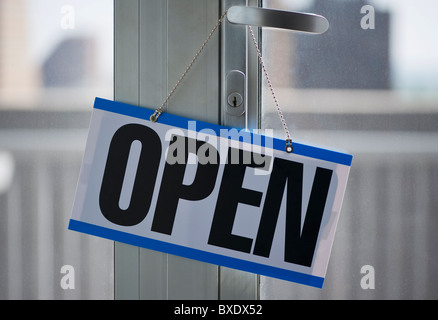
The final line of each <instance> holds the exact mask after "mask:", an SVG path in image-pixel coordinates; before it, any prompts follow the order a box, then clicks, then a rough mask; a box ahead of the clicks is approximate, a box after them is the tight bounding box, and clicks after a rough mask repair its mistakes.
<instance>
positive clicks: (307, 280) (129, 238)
mask: <svg viewBox="0 0 438 320" xmlns="http://www.w3.org/2000/svg"><path fill="white" fill-rule="evenodd" d="M68 229H69V230H73V231H78V232H82V233H86V234H90V235H94V236H98V237H101V238H106V239H110V240H114V241H118V242H123V243H127V244H131V245H134V246H138V247H143V248H147V249H151V250H156V251H160V252H165V253H169V254H173V255H177V256H182V257H185V258H189V259H194V260H199V261H203V262H207V263H212V264H217V265H221V266H225V267H229V268H233V269H239V270H243V271H249V272H252V273H256V274H261V275H265V276H268V277H273V278H278V279H282V280H287V281H292V282H296V283H300V284H305V285H308V286H312V287H316V288H322V286H323V284H324V278H321V277H317V276H312V275H308V274H304V273H300V272H296V271H291V270H286V269H281V268H276V267H272V266H267V265H263V264H259V263H255V262H251V261H245V260H240V259H236V258H232V257H227V256H222V255H219V254H216V253H210V252H206V251H201V250H198V249H192V248H188V247H184V246H180V245H175V244H172V243H167V242H162V241H158V240H154V239H149V238H144V237H141V236H137V235H134V234H130V233H126V232H122V231H118V230H113V229H109V228H105V227H101V226H97V225H94V224H89V223H86V222H82V221H78V220H74V219H70V223H69V226H68Z"/></svg>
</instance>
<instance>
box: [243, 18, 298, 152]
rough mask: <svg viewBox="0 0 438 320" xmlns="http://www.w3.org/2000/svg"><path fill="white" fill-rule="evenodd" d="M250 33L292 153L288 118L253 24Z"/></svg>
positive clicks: (288, 147) (287, 147)
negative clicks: (279, 100) (285, 115)
mask: <svg viewBox="0 0 438 320" xmlns="http://www.w3.org/2000/svg"><path fill="white" fill-rule="evenodd" d="M248 30H249V33H250V34H251V38H252V42H253V43H254V47H255V48H256V50H257V55H258V57H259V62H260V65H261V66H262V69H263V73H264V74H265V78H266V82H267V83H268V87H269V90H270V91H271V94H272V98H274V102H275V107H276V108H277V113H278V116H279V117H280V121H281V124H282V125H283V128H284V132H285V133H286V151H287V152H289V153H291V152H292V151H293V148H292V139H291V137H290V132H289V129H288V127H287V124H286V120H285V119H284V116H283V112H282V111H281V108H280V104H279V103H278V99H277V96H276V95H275V91H274V87H273V86H272V83H271V79H270V78H269V74H268V70H267V69H266V66H265V62H264V61H263V56H262V53H261V52H260V48H259V46H258V44H257V40H256V38H255V36H254V31H253V30H252V27H251V26H248Z"/></svg>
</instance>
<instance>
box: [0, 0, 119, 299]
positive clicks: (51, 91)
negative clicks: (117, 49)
mask: <svg viewBox="0 0 438 320" xmlns="http://www.w3.org/2000/svg"><path fill="white" fill-rule="evenodd" d="M96 96H99V97H102V98H108V99H112V97H113V1H112V0H93V1H85V0H72V1H68V2H64V1H57V0H0V299H112V298H113V296H114V293H113V278H114V271H113V269H114V267H113V242H111V241H106V240H103V239H98V238H95V237H90V236H86V235H83V234H79V233H75V232H72V231H68V230H67V226H68V221H69V218H70V214H71V209H72V205H73V199H74V196H75V191H76V185H77V181H78V176H79V169H80V166H81V161H82V155H83V152H84V149H85V142H86V137H87V131H88V123H89V119H90V116H91V110H92V106H93V102H94V98H95V97H96ZM73 275H74V277H73Z"/></svg>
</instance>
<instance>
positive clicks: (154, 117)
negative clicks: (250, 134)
mask: <svg viewBox="0 0 438 320" xmlns="http://www.w3.org/2000/svg"><path fill="white" fill-rule="evenodd" d="M226 15H227V11H225V12H224V13H223V14H222V16H221V17H220V18H219V20H218V21H217V23H216V25H215V26H214V28H213V29H212V30H211V32H210V34H209V35H208V36H207V38H206V39H205V41H204V43H203V44H202V45H201V47H200V48H199V50H198V52H196V54H195V56H194V57H193V59H192V61H191V62H190V64H189V65H188V67H187V68H186V70H185V71H184V72H183V74H182V75H181V77H180V78H179V80H178V81H177V83H176V84H175V86H174V87H173V89H172V90H171V91H170V93H169V94H168V96H167V97H166V99H164V101H163V103H162V104H161V106H160V107H158V108H157V109H156V110H155V112H154V113H153V114H152V115H151V117H150V120H151V121H152V122H157V121H158V118H159V117H160V115H161V113H162V112H163V108H164V106H165V105H166V104H167V102H168V101H169V99H170V98H171V97H172V95H173V94H174V93H175V91H176V89H177V88H178V86H179V85H180V84H181V82H182V81H183V79H184V77H185V76H186V75H187V73H188V72H189V71H190V69H191V68H192V66H193V64H194V63H195V62H196V60H197V59H198V57H199V56H200V54H201V53H202V51H203V50H204V48H205V46H206V45H207V43H208V42H209V41H210V39H211V37H212V36H213V34H214V33H215V32H216V30H217V29H218V28H219V26H220V25H221V23H222V21H223V20H224V18H225V16H226ZM248 30H249V33H250V34H251V38H252V41H253V43H254V46H255V48H256V50H257V55H258V58H259V62H260V65H261V66H262V69H263V73H264V74H265V77H266V80H267V83H268V87H269V90H270V91H271V94H272V97H273V98H274V102H275V106H276V108H277V113H278V116H279V117H280V120H281V124H282V125H283V128H284V131H285V133H286V137H287V138H286V151H287V152H289V153H291V152H292V151H293V148H292V139H291V137H290V132H289V129H288V127H287V124H286V120H285V119H284V116H283V113H282V111H281V108H280V104H279V103H278V99H277V96H276V95H275V91H274V87H273V86H272V83H271V79H270V78H269V74H268V71H267V69H266V66H265V63H264V61H263V57H262V54H261V52H260V49H259V46H258V44H257V40H256V38H255V36H254V31H253V30H252V27H251V26H248Z"/></svg>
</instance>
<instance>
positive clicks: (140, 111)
mask: <svg viewBox="0 0 438 320" xmlns="http://www.w3.org/2000/svg"><path fill="white" fill-rule="evenodd" d="M94 108H95V109H100V110H105V111H109V112H114V113H118V114H122V115H126V116H131V117H135V118H139V119H145V120H149V117H150V116H151V115H152V114H153V113H154V110H151V109H147V108H143V107H138V106H133V105H130V104H126V103H122V102H116V101H111V100H106V99H102V98H96V99H95V102H94ZM190 120H191V119H188V118H184V117H180V116H176V115H173V114H170V113H163V114H162V115H161V116H160V120H159V122H160V123H163V124H167V125H171V126H175V127H179V128H182V129H188V121H190ZM193 121H195V120H193ZM205 128H208V129H212V130H214V131H215V132H216V135H217V136H220V130H221V129H227V130H229V129H231V128H227V127H223V126H219V125H216V124H211V123H207V122H203V121H198V120H196V129H197V131H201V130H202V129H205ZM250 134H251V136H253V135H254V134H253V133H250ZM252 140H253V139H252ZM273 140H274V143H273V147H274V149H276V150H280V151H284V147H285V142H284V141H283V140H280V139H277V138H274V139H273ZM263 141H264V139H262V141H261V142H262V146H263V145H264V143H263ZM293 147H294V151H293V153H294V154H298V155H302V156H306V157H311V158H315V159H320V160H325V161H330V162H333V163H338V164H342V165H346V166H351V163H352V161H353V156H352V155H349V154H346V153H341V152H336V151H331V150H327V149H322V148H317V147H312V146H308V145H304V144H300V143H296V142H293Z"/></svg>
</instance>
